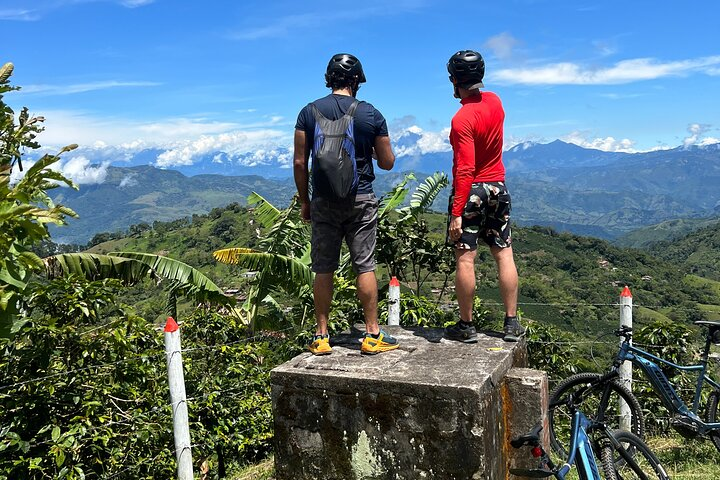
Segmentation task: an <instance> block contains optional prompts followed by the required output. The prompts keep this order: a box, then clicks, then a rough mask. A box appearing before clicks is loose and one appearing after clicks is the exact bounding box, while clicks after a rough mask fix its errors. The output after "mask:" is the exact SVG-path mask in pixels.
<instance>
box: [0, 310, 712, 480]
mask: <svg viewBox="0 0 720 480" xmlns="http://www.w3.org/2000/svg"><path fill="white" fill-rule="evenodd" d="M483 305H484V306H493V307H503V306H504V305H503V304H502V303H496V302H483ZM518 306H520V307H524V306H526V307H530V306H533V307H534V306H544V307H554V308H609V307H614V308H617V307H621V306H622V305H621V304H620V303H617V302H609V303H584V302H575V303H556V302H519V303H518ZM641 307H642V308H648V309H654V310H657V309H664V308H684V307H682V306H677V305H642V304H633V305H632V308H633V309H634V310H637V309H638V308H641ZM707 310H708V311H718V312H720V306H718V308H717V310H713V309H707ZM103 327H105V326H103ZM100 328H101V327H96V328H93V329H90V330H88V331H86V332H84V334H88V333H92V332H94V331H96V330H98V329H100ZM295 331H297V327H295V326H290V327H287V328H284V329H280V330H275V331H272V332H261V333H259V334H256V335H252V336H250V337H244V338H240V339H237V340H232V341H228V342H224V343H215V344H211V345H195V346H193V347H191V348H183V349H180V350H179V352H180V353H182V354H183V355H187V356H188V358H189V359H191V360H192V359H193V358H194V357H195V356H196V355H200V357H199V358H204V357H203V356H205V357H206V356H207V355H208V354H209V352H213V351H226V350H227V349H229V348H235V347H241V346H245V345H248V344H250V343H252V342H258V341H263V340H266V339H274V340H278V339H280V340H282V339H286V337H287V334H290V333H291V332H295ZM573 333H575V334H577V335H579V336H580V338H579V339H578V340H568V341H543V340H533V342H535V343H539V344H555V345H561V346H579V345H590V346H593V345H604V346H614V347H615V348H617V345H618V339H617V338H615V337H610V338H607V339H603V338H596V339H590V338H587V337H586V334H584V333H583V332H580V331H576V332H573ZM583 336H584V337H585V338H583ZM636 345H639V346H642V347H644V348H654V347H657V348H660V347H663V345H652V344H636ZM174 353H177V352H174ZM167 355H168V354H167V353H166V352H164V351H160V350H153V351H149V352H145V353H143V354H139V355H133V356H130V357H127V358H123V359H120V360H116V361H112V362H106V363H98V364H96V365H88V366H84V367H80V368H76V369H70V370H65V371H58V372H53V373H46V374H44V375H38V376H36V377H33V378H29V379H23V380H20V381H16V382H10V383H5V384H2V385H0V398H2V397H6V396H8V395H10V394H11V392H12V391H13V390H16V389H19V388H22V387H25V386H28V385H32V384H36V383H40V382H43V381H46V380H54V379H57V378H61V377H68V378H70V377H73V376H75V375H77V374H80V373H87V372H91V371H94V372H95V375H110V374H112V373H113V371H114V369H116V368H117V367H120V366H122V365H126V364H131V363H133V362H145V363H147V362H151V361H156V360H158V359H160V358H162V357H166V356H167ZM636 382H638V384H640V385H641V386H642V388H647V387H648V386H649V383H648V382H645V381H644V380H636ZM692 392H693V390H691V389H687V391H685V390H681V391H680V394H681V395H684V394H689V395H691V394H692ZM213 396H222V397H223V399H224V400H232V399H240V398H246V397H247V396H248V391H247V388H246V387H245V386H238V387H234V388H224V389H213V390H210V391H207V392H204V393H201V394H199V395H194V396H189V397H187V398H186V399H185V401H186V402H187V403H189V404H195V405H200V404H201V403H202V401H204V400H207V399H208V398H210V397H213ZM107 400H108V401H107V403H106V407H107V409H106V411H105V412H106V413H105V414H104V415H102V418H113V416H115V417H117V416H119V417H120V418H116V419H114V420H110V421H106V422H103V423H101V424H97V425H92V426H88V427H87V428H86V429H85V430H84V431H83V435H92V434H93V433H95V432H97V431H99V430H102V429H109V428H112V427H120V428H125V429H128V430H132V429H133V428H134V426H135V425H136V424H137V422H141V421H143V422H144V421H147V419H148V417H149V416H153V415H154V414H157V413H159V412H161V411H163V410H168V411H171V409H172V407H173V405H174V404H173V403H163V404H161V405H153V406H151V407H150V408H146V407H147V406H148V405H149V403H150V402H152V399H150V398H144V397H135V398H132V399H122V398H117V397H112V396H110V395H108V396H107ZM266 401H267V399H266ZM120 405H122V407H121V406H120ZM653 418H654V420H655V421H658V422H669V421H670V420H671V417H670V416H663V415H655V416H654V417H653ZM251 430H252V429H251V428H248V429H245V430H242V431H239V432H233V433H232V434H231V435H230V437H229V438H240V437H242V436H243V435H245V434H246V433H249V432H250V431H251ZM54 443H55V441H54V440H45V441H41V442H36V443H33V444H30V445H28V448H37V447H42V446H44V445H52V444H54ZM190 446H191V447H193V448H195V447H196V448H207V447H211V446H212V444H211V443H194V444H192V445H190ZM175 453H176V452H175V451H174V450H171V451H168V450H164V451H161V452H159V453H158V454H157V455H155V456H154V457H153V458H151V459H149V460H147V461H144V462H142V463H140V464H137V465H130V466H128V467H126V468H123V469H121V470H119V471H116V472H113V473H109V474H108V475H107V476H106V477H103V478H108V479H113V478H120V477H123V476H124V477H127V478H130V477H128V475H131V474H132V473H133V472H135V471H137V470H138V469H140V468H141V467H143V465H147V464H152V463H153V462H154V461H156V460H158V459H160V458H161V457H163V456H165V457H170V458H174V456H175Z"/></svg>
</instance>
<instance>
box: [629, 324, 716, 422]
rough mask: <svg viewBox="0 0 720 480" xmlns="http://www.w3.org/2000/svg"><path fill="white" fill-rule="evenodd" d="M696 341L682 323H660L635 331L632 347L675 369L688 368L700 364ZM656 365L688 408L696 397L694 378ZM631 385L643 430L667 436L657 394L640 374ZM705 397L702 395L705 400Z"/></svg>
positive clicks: (666, 417)
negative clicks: (643, 423)
mask: <svg viewBox="0 0 720 480" xmlns="http://www.w3.org/2000/svg"><path fill="white" fill-rule="evenodd" d="M698 340H700V337H699V335H698V332H697V331H695V330H694V329H691V328H690V327H688V326H686V325H683V324H681V323H677V322H673V321H670V320H663V319H659V320H655V321H654V322H652V323H649V324H647V325H645V326H643V327H641V328H640V329H638V330H637V332H636V333H635V336H634V338H633V343H634V344H635V345H637V346H639V347H640V348H643V349H644V350H647V351H648V352H650V353H652V354H653V355H656V356H658V357H660V358H662V359H665V360H668V361H670V362H673V363H675V364H676V365H691V364H694V363H697V361H698V360H699V352H698V350H696V348H697V347H698V345H697V341H698ZM693 341H695V343H696V344H695V345H693ZM657 363H658V366H660V368H661V369H662V370H663V373H665V375H666V376H667V377H668V378H669V379H670V381H671V383H672V385H673V387H674V388H675V390H676V391H677V392H678V394H680V396H681V398H683V400H684V401H685V402H686V403H688V404H691V403H692V400H693V397H694V395H695V386H696V383H695V382H696V380H697V375H693V374H683V373H682V372H680V371H679V370H676V369H673V368H672V367H670V366H667V365H664V364H662V363H659V362H657ZM633 383H634V385H633V392H634V393H635V394H636V395H637V397H638V399H639V400H640V404H641V405H642V406H643V413H644V414H645V424H646V428H649V429H652V430H654V431H655V432H667V431H668V430H669V426H670V419H669V414H668V411H667V410H666V409H665V407H663V404H662V402H661V401H660V397H659V396H658V394H657V393H655V392H654V391H653V388H652V386H651V385H650V383H649V382H648V381H647V380H645V379H644V378H643V377H642V376H641V375H639V374H636V375H635V378H633ZM708 393H709V392H704V394H705V396H704V398H705V399H706V398H707V397H706V396H707V394H708Z"/></svg>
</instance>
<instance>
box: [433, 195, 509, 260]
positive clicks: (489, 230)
mask: <svg viewBox="0 0 720 480" xmlns="http://www.w3.org/2000/svg"><path fill="white" fill-rule="evenodd" d="M453 197H454V195H453V194H451V195H450V202H449V204H448V227H449V226H450V211H451V210H452V204H453ZM510 207H511V205H510V192H508V189H507V187H506V186H505V182H480V183H473V184H472V188H471V189H470V196H469V197H468V201H467V203H466V204H465V210H464V211H463V215H462V234H461V235H460V239H459V240H458V241H457V242H452V241H450V238H449V237H447V243H448V244H450V245H452V246H454V247H455V248H457V249H458V250H476V249H477V247H478V240H479V239H480V238H482V240H483V241H484V242H485V243H487V244H488V245H489V246H491V247H499V248H508V247H509V246H510V244H511V243H512V235H511V231H510V209H511V208H510Z"/></svg>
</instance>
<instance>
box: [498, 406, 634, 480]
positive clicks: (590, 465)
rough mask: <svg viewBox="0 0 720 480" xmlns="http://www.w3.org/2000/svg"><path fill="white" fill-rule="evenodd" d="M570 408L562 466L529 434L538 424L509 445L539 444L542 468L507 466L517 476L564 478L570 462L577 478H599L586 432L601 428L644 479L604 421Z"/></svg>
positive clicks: (562, 479) (535, 433) (569, 467)
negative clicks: (558, 465)
mask: <svg viewBox="0 0 720 480" xmlns="http://www.w3.org/2000/svg"><path fill="white" fill-rule="evenodd" d="M571 408H572V409H573V417H572V429H571V436H570V448H569V449H568V451H569V454H568V458H567V460H566V462H565V463H564V464H563V465H562V467H560V468H556V467H555V464H554V463H553V461H552V460H551V459H550V457H549V456H548V454H547V453H546V452H545V450H543V448H542V447H541V446H540V445H539V437H537V436H535V437H534V441H533V437H532V435H537V433H539V431H540V428H538V427H536V429H537V431H535V430H534V431H533V433H532V435H529V436H528V437H529V439H525V440H523V439H518V440H514V442H518V441H519V442H521V443H519V444H517V445H515V444H513V446H514V447H515V448H520V447H521V446H523V445H530V446H533V445H534V446H536V447H540V454H539V456H540V457H541V460H540V461H541V466H542V467H543V468H541V469H539V470H526V469H521V468H520V469H510V473H512V474H514V475H518V476H521V477H523V476H525V477H532V478H542V477H549V476H554V477H555V478H557V479H558V480H565V478H566V477H567V475H568V473H570V470H571V469H572V466H573V465H575V467H576V469H577V472H578V477H579V478H580V480H601V477H600V470H599V469H598V464H597V461H596V460H595V454H594V453H593V451H594V449H593V440H592V439H591V438H590V436H589V433H588V432H590V431H596V430H602V431H603V432H604V433H603V437H604V438H606V439H607V440H608V441H609V442H610V443H611V444H612V446H613V448H614V449H615V451H617V452H618V453H619V454H620V456H621V457H622V458H623V459H624V460H625V461H626V462H627V463H628V465H629V466H630V468H632V470H633V471H634V472H635V473H636V474H637V475H638V477H639V478H640V479H642V480H648V478H647V475H646V474H645V473H644V472H643V471H642V470H641V469H640V467H639V466H638V465H637V463H636V462H635V459H634V458H633V456H632V455H631V454H630V453H629V452H628V451H627V450H625V448H624V447H623V446H622V445H621V444H620V442H618V440H617V439H616V438H615V437H614V435H613V434H612V432H611V431H610V429H609V428H608V427H607V425H605V424H602V423H598V422H596V421H593V420H590V419H589V418H588V417H586V416H585V415H584V414H583V413H582V412H581V411H580V410H578V409H577V408H575V407H574V406H572V407H571ZM511 443H512V442H511ZM536 456H538V455H536ZM544 468H549V470H545V469H544Z"/></svg>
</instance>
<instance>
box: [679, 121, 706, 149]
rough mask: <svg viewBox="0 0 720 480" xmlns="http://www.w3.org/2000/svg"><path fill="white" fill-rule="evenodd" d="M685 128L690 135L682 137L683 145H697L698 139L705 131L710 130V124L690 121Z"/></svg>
mask: <svg viewBox="0 0 720 480" xmlns="http://www.w3.org/2000/svg"><path fill="white" fill-rule="evenodd" d="M687 130H688V133H690V135H689V136H687V137H685V138H684V139H683V145H684V146H685V147H689V146H690V145H698V140H699V139H700V137H702V136H703V135H704V134H705V132H707V131H708V130H710V125H706V124H702V123H692V124H690V125H688V128H687Z"/></svg>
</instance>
